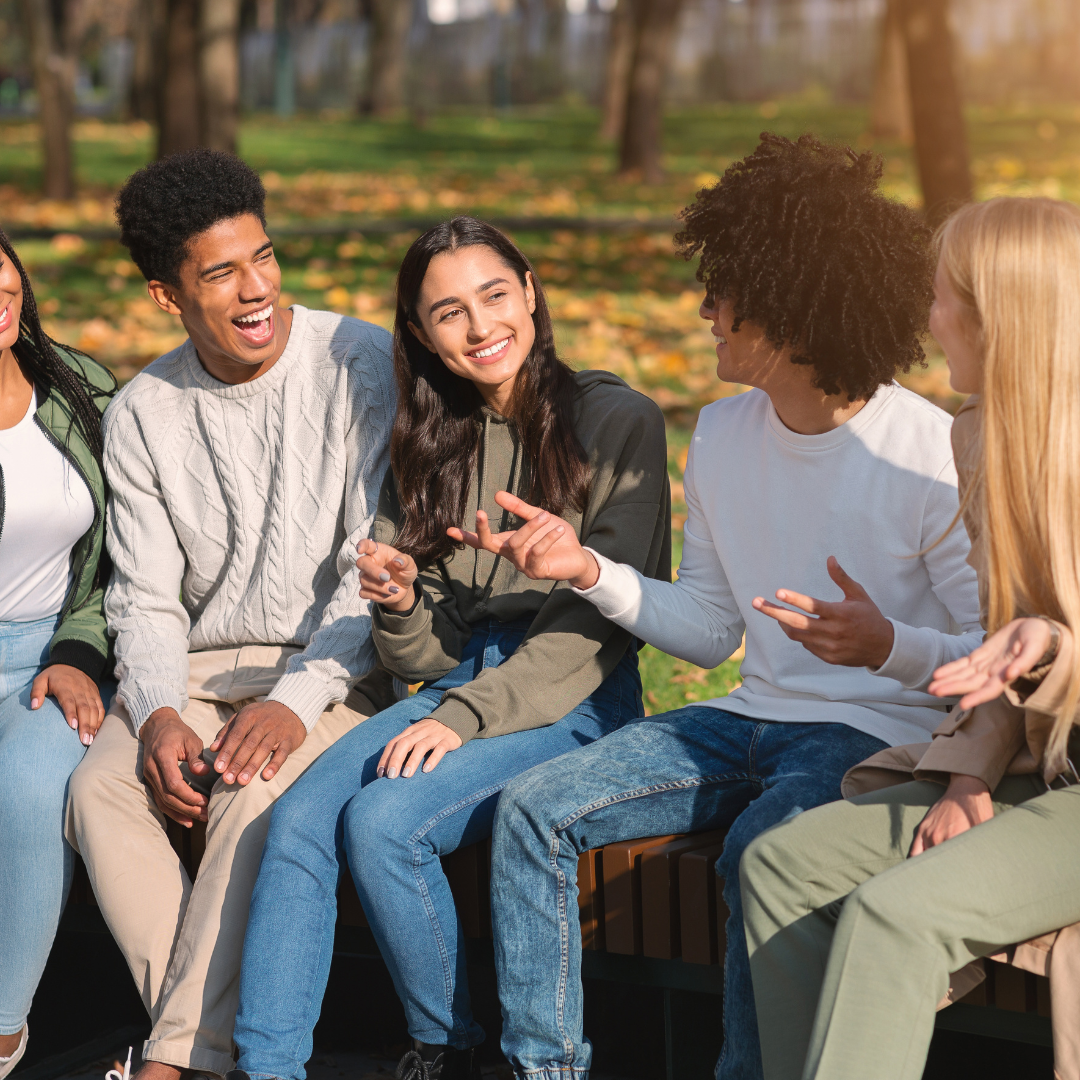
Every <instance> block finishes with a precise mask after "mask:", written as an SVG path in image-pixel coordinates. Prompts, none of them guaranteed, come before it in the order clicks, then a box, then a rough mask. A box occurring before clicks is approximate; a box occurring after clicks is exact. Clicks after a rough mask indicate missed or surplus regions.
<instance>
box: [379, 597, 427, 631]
mask: <svg viewBox="0 0 1080 1080" xmlns="http://www.w3.org/2000/svg"><path fill="white" fill-rule="evenodd" d="M422 598H423V593H422V592H421V591H420V590H419V589H417V588H415V587H414V588H413V602H412V607H410V608H409V610H408V611H388V610H387V609H386V608H384V607H383V606H382V604H372V605H371V621H372V624H373V625H375V626H378V628H379V629H380V630H382V631H383V632H384V633H387V634H407V633H408V632H409V631H410V630H412V629H413V628H414V626H415V625H417V624H420V623H423V622H424V621H425V615H426V612H425V611H424V606H423V604H422V603H421V600H422Z"/></svg>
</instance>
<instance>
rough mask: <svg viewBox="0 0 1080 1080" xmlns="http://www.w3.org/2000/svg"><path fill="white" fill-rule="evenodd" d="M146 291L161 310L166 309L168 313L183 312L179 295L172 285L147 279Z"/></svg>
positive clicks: (180, 313) (179, 313)
mask: <svg viewBox="0 0 1080 1080" xmlns="http://www.w3.org/2000/svg"><path fill="white" fill-rule="evenodd" d="M146 291H147V292H148V293H149V294H150V299H151V300H153V301H154V303H155V304H157V306H158V307H159V308H161V310H162V311H166V312H168V313H169V314H170V315H183V314H184V310H183V308H182V307H181V305H180V296H179V294H178V293H177V291H176V289H175V288H173V286H172V285H166V284H165V282H164V281H148V282H147V283H146Z"/></svg>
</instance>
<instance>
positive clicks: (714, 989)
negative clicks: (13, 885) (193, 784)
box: [65, 822, 1051, 1080]
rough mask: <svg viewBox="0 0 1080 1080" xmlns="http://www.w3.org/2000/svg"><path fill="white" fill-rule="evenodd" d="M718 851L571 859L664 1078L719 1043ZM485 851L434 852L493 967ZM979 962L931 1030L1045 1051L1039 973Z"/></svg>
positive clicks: (350, 916) (348, 897)
mask: <svg viewBox="0 0 1080 1080" xmlns="http://www.w3.org/2000/svg"><path fill="white" fill-rule="evenodd" d="M169 837H170V840H171V841H172V843H173V846H174V848H175V849H176V851H177V853H178V854H179V855H180V858H181V860H182V861H183V863H184V865H185V866H186V867H187V869H188V872H189V873H191V874H193V875H194V874H195V873H197V872H198V866H199V861H200V860H201V858H202V854H203V850H204V848H205V829H204V827H202V826H198V825H197V826H196V827H195V828H193V829H190V830H189V829H183V828H181V827H180V826H178V825H174V824H173V823H171V822H170V825H169ZM722 849H723V833H722V832H705V833H697V834H692V835H688V836H659V837H650V838H645V839H640V840H630V841H626V842H623V843H618V844H609V845H608V846H607V847H604V848H598V849H596V850H594V851H587V852H585V853H584V854H583V855H581V856H580V858H579V860H578V886H579V892H578V910H579V915H580V920H581V941H582V976H583V977H584V978H586V979H601V980H608V981H614V982H621V983H630V984H636V985H640V986H652V987H658V988H660V989H661V990H662V991H663V1000H664V1026H665V1036H666V1039H665V1041H666V1056H667V1075H668V1077H669V1080H670V1078H674V1077H676V1076H679V1077H680V1078H682V1077H684V1076H689V1075H691V1072H690V1071H689V1070H687V1069H683V1068H680V1063H679V1055H680V1053H681V1051H680V1047H681V1046H682V1045H683V1044H684V1043H685V1042H686V1040H688V1039H698V1040H701V1039H702V1038H705V1039H708V1040H711V1043H712V1045H711V1047H710V1048H709V1049H708V1053H713V1052H714V1051H715V1050H718V1049H719V1043H720V1020H721V1011H722V1006H721V1000H722V996H723V956H724V947H725V923H726V920H727V914H728V913H727V908H726V906H725V904H724V901H723V897H722V891H723V885H722V882H721V881H720V879H719V878H717V876H716V874H715V872H714V865H715V863H716V860H717V859H718V858H719V856H720V853H721V851H722ZM490 853H491V844H490V841H484V842H482V843H480V844H474V845H472V846H470V847H465V848H461V849H459V850H458V851H455V852H454V853H453V854H451V855H448V856H446V857H445V858H444V859H443V868H444V870H445V872H446V876H447V879H448V881H449V884H450V888H451V891H452V892H453V894H454V900H455V902H456V904H457V909H458V914H459V917H460V918H461V923H462V928H463V931H464V934H465V937H466V939H467V946H471V947H472V949H473V955H474V956H475V957H477V958H479V961H480V962H482V963H485V964H490V963H491V962H492V959H491V958H492V952H491V944H490V943H491V903H490V861H491V860H490ZM69 905H70V906H69V911H68V913H67V915H66V916H65V918H66V919H67V918H68V916H71V915H74V916H76V919H75V922H74V925H78V918H77V916H78V909H79V908H80V907H84V908H88V907H91V906H93V905H95V901H94V897H93V894H92V892H91V890H90V886H89V881H88V879H87V877H86V874H85V871H84V870H83V869H82V866H81V863H80V864H79V866H78V869H77V872H76V876H75V880H74V883H73V887H72V893H71V899H70V902H69ZM73 909H74V910H73ZM69 925H72V924H71V923H70V922H69ZM335 951H336V952H338V953H341V954H343V955H363V956H368V957H373V956H377V948H376V946H375V942H374V938H373V936H372V935H371V932H370V930H369V929H368V924H367V920H366V919H365V918H364V911H363V908H362V907H361V905H360V900H359V898H358V897H357V895H356V890H355V888H354V887H353V883H352V880H351V878H349V877H348V876H346V877H345V879H344V880H343V883H342V886H341V890H340V894H339V897H338V929H337V935H336V942H335ZM986 966H987V970H988V977H987V979H986V981H985V982H984V983H982V984H981V985H980V986H978V987H976V989H975V990H974V991H972V992H971V993H970V994H969V995H968V996H967V997H966V998H964V999H963V1001H961V1002H958V1003H957V1004H955V1005H952V1006H950V1007H949V1008H947V1009H944V1010H942V1011H941V1012H939V1013H938V1016H937V1026H938V1027H939V1028H943V1029H947V1030H951V1031H960V1032H966V1033H968V1034H975V1035H985V1036H991V1037H993V1038H998V1039H1008V1040H1013V1041H1016V1042H1024V1043H1030V1044H1034V1045H1040V1046H1050V1045H1051V1034H1050V1020H1049V1016H1050V989H1049V980H1048V979H1045V978H1042V977H1038V976H1035V975H1032V974H1030V973H1028V972H1024V971H1020V970H1018V969H1016V968H1012V967H1009V966H1007V965H1003V964H997V963H993V962H991V961H987V962H986ZM702 994H705V995H711V996H712V997H713V998H715V999H717V1000H716V1006H715V1012H713V1011H712V1009H711V1008H707V1009H706V1010H705V1012H704V1014H703V1013H702V1010H701V1008H700V1004H699V1007H698V1009H697V1019H696V1020H695V1021H691V1020H688V1019H686V1015H687V1012H686V1009H685V1004H686V1002H687V1001H688V1000H689V999H688V998H687V997H686V995H693V996H694V998H695V1000H697V1001H698V1002H699V1003H700V998H699V997H698V996H699V995H702ZM702 1015H704V1016H705V1017H706V1018H707V1020H706V1024H705V1027H706V1028H707V1027H708V1020H710V1019H712V1018H715V1024H714V1026H713V1028H712V1030H704V1031H703V1030H702V1026H703V1025H702V1022H701V1016H702ZM706 1056H707V1055H706ZM699 1057H701V1055H700V1054H699Z"/></svg>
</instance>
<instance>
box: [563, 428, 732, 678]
mask: <svg viewBox="0 0 1080 1080" xmlns="http://www.w3.org/2000/svg"><path fill="white" fill-rule="evenodd" d="M683 490H684V493H685V498H686V509H687V518H686V524H685V526H684V527H683V553H682V562H681V563H680V564H679V571H678V577H677V578H676V580H675V581H674V582H672V583H670V584H669V583H668V582H666V581H656V580H655V579H653V578H647V577H645V576H644V575H643V574H640V573H639V572H638V571H637V570H635V569H634V568H633V567H632V566H627V565H626V564H625V563H616V562H612V561H611V560H610V559H606V558H604V556H603V555H600V554H598V553H597V552H595V551H592V549H591V548H589V551H591V552H592V555H593V558H595V559H596V562H597V565H598V566H599V567H600V577H599V578H598V579H597V582H596V584H595V585H593V587H592V588H591V589H575V590H574V591H575V592H577V593H579V594H580V595H581V596H584V597H585V598H586V599H587V600H589V601H591V602H592V603H593V604H595V605H596V607H597V609H598V610H599V611H600V613H601V614H602V615H603V616H604V617H605V618H607V619H610V620H611V621H612V622H613V623H615V625H616V626H621V627H622V628H623V629H624V630H629V631H630V632H631V633H632V634H634V635H636V636H637V637H639V638H641V639H642V640H643V641H646V642H648V643H649V644H650V645H652V646H654V647H656V648H657V649H661V650H662V651H663V652H666V653H670V654H671V655H672V656H677V657H678V658H679V659H680V660H688V661H689V662H690V663H692V664H697V665H698V667H704V668H714V667H716V666H717V664H721V663H723V662H724V661H725V660H726V659H727V658H728V657H729V656H731V654H732V653H733V652H734V651H735V650H736V649H737V648H738V647H739V645H740V644H741V643H742V636H743V630H744V629H745V624H744V622H743V618H742V615H741V613H740V612H739V608H738V605H737V604H736V603H735V597H734V596H733V595H732V592H731V586H730V585H729V584H728V579H727V574H725V573H724V567H723V565H722V564H721V562H720V557H719V555H717V552H716V545H715V544H714V543H713V540H712V531H711V529H710V528H709V523H708V521H707V519H706V517H705V514H704V512H703V510H702V507H701V503H700V501H699V500H698V497H697V488H696V484H695V474H694V460H693V443H691V451H690V455H689V458H688V460H687V463H686V473H685V475H684V476H683Z"/></svg>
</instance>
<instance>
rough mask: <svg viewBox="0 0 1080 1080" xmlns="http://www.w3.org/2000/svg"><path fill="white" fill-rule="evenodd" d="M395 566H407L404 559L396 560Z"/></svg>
mask: <svg viewBox="0 0 1080 1080" xmlns="http://www.w3.org/2000/svg"><path fill="white" fill-rule="evenodd" d="M394 565H395V566H404V565H405V560H404V559H395V560H394Z"/></svg>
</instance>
